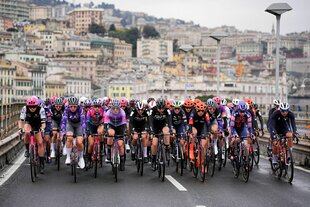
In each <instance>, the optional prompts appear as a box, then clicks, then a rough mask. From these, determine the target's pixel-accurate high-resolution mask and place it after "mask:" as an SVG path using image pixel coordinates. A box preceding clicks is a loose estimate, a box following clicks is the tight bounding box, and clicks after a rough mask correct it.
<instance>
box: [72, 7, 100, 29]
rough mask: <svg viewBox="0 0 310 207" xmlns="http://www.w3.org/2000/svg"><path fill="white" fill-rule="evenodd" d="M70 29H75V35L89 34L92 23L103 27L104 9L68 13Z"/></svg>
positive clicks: (84, 9)
mask: <svg viewBox="0 0 310 207" xmlns="http://www.w3.org/2000/svg"><path fill="white" fill-rule="evenodd" d="M68 16H69V19H70V27H72V28H75V33H76V34H80V33H87V32H88V27H89V25H90V24H92V23H96V24H99V25H103V16H104V10H103V9H89V8H78V9H74V10H72V11H70V12H69V13H68Z"/></svg>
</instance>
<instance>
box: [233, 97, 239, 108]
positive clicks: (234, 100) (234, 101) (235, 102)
mask: <svg viewBox="0 0 310 207" xmlns="http://www.w3.org/2000/svg"><path fill="white" fill-rule="evenodd" d="M239 102H240V100H239V99H237V98H235V99H233V100H232V103H233V104H234V106H238V105H239Z"/></svg>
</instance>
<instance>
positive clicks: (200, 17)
mask: <svg viewBox="0 0 310 207" xmlns="http://www.w3.org/2000/svg"><path fill="white" fill-rule="evenodd" d="M73 1H74V2H75V3H89V2H90V0H69V2H73ZM92 1H93V2H94V3H95V4H96V5H97V4H100V3H101V2H104V3H109V4H114V5H115V8H116V9H120V10H123V11H131V12H145V13H147V14H148V15H150V16H155V17H158V18H160V17H163V18H176V19H182V20H185V21H193V22H194V23H195V24H199V25H200V26H205V27H209V28H213V27H219V26H223V25H227V26H235V27H236V28H237V29H239V30H257V31H262V32H270V31H271V28H272V25H273V24H274V25H275V24H276V19H275V17H274V16H273V15H271V14H269V13H267V12H265V9H266V8H267V7H268V6H269V5H270V4H272V3H276V2H274V1H270V0H261V1H256V0H235V1H227V0H217V1H215V0H193V1H187V0H169V1H166V0H157V1H152V0H131V1H123V0H105V1H102V0H92ZM193 2H195V3H193ZM285 2H286V3H288V4H289V5H290V6H291V7H292V8H293V10H292V11H289V12H287V13H285V14H283V15H282V17H281V31H280V32H281V34H282V35H283V34H287V33H292V32H302V31H309V30H310V26H308V25H307V24H306V20H307V19H310V13H309V12H308V11H307V9H308V8H310V1H308V0H298V1H294V0H286V1H285ZM220 6H221V7H222V8H220ZM172 8H173V9H172ZM206 8H210V9H206ZM193 11H195V12H193ZM221 11H222V12H223V13H225V15H223V13H220V12H221Z"/></svg>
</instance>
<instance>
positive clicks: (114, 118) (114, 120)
mask: <svg viewBox="0 0 310 207" xmlns="http://www.w3.org/2000/svg"><path fill="white" fill-rule="evenodd" d="M104 126H105V131H107V132H108V139H107V148H108V150H107V151H108V154H107V160H106V161H107V162H109V161H111V147H112V145H113V139H118V140H117V143H118V151H119V155H120V170H121V171H124V170H125V156H124V134H125V130H126V114H125V111H124V110H123V109H122V108H121V103H120V102H119V100H117V99H113V100H112V101H111V109H109V110H108V111H107V112H106V115H105V119H104ZM116 136H117V137H116Z"/></svg>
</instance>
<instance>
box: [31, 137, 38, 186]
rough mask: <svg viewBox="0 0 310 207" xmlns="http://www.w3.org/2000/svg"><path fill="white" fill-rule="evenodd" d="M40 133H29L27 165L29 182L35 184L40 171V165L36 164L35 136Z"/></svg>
mask: <svg viewBox="0 0 310 207" xmlns="http://www.w3.org/2000/svg"><path fill="white" fill-rule="evenodd" d="M39 132H40V131H30V143H29V163H30V175H31V181H32V182H35V181H36V178H37V177H38V172H39V171H40V169H39V168H40V167H39V166H40V164H39V163H38V149H37V145H36V139H35V136H34V135H35V134H36V133H39Z"/></svg>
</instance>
